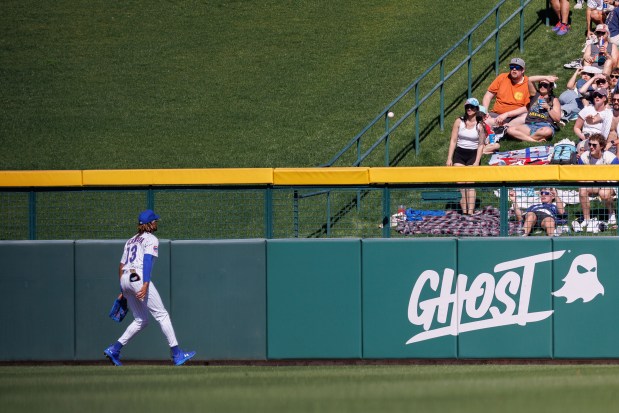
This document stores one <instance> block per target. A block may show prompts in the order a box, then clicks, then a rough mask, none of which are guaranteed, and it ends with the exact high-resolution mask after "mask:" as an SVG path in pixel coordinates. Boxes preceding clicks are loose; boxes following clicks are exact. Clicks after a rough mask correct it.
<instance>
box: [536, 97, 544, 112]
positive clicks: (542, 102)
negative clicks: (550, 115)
mask: <svg viewBox="0 0 619 413" xmlns="http://www.w3.org/2000/svg"><path fill="white" fill-rule="evenodd" d="M544 102H545V100H544V99H542V98H539V99H538V100H537V104H538V105H539V111H540V112H544V111H546V109H544V108H543V107H542V105H543V104H544Z"/></svg>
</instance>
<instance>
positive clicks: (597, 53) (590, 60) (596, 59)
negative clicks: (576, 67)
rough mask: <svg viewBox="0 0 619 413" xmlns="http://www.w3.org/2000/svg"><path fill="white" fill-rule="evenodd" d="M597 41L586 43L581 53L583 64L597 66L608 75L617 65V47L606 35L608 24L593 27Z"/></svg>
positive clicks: (618, 52) (618, 55) (618, 57)
mask: <svg viewBox="0 0 619 413" xmlns="http://www.w3.org/2000/svg"><path fill="white" fill-rule="evenodd" d="M595 36H596V37H597V39H598V40H597V42H592V43H589V44H587V46H586V47H585V51H584V54H583V64H585V65H589V66H593V67H598V68H600V69H602V72H603V73H604V74H607V75H609V74H610V72H611V71H612V70H613V68H614V67H616V66H617V60H618V59H619V49H617V46H616V45H615V44H613V43H611V42H610V40H609V37H608V26H607V25H605V24H598V25H597V27H596V29H595Z"/></svg>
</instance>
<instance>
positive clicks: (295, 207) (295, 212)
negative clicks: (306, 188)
mask: <svg viewBox="0 0 619 413" xmlns="http://www.w3.org/2000/svg"><path fill="white" fill-rule="evenodd" d="M292 227H293V232H294V237H295V238H299V191H297V190H296V189H295V190H294V191H293V195H292Z"/></svg>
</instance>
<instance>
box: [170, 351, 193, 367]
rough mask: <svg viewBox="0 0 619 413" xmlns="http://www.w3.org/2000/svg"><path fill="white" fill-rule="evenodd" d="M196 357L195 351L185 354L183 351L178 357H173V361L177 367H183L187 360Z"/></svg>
mask: <svg viewBox="0 0 619 413" xmlns="http://www.w3.org/2000/svg"><path fill="white" fill-rule="evenodd" d="M195 355H196V352H195V351H188V352H184V351H183V350H181V351H180V352H179V353H178V354H177V355H175V356H172V361H173V362H174V365H175V366H181V365H183V364H185V362H186V361H187V360H191V359H192V358H193V356H195Z"/></svg>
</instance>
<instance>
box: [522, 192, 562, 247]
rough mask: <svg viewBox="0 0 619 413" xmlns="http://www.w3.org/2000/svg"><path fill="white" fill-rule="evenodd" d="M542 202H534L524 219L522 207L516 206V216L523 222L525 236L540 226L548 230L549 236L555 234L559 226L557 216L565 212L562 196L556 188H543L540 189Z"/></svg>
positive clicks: (525, 213)
mask: <svg viewBox="0 0 619 413" xmlns="http://www.w3.org/2000/svg"><path fill="white" fill-rule="evenodd" d="M539 196H540V201H541V202H540V203H539V204H533V205H531V206H530V207H528V208H527V209H526V211H525V212H524V220H522V218H521V217H522V212H520V208H518V207H517V206H515V211H516V216H517V217H518V220H519V221H522V222H523V225H522V230H523V234H522V236H523V237H527V236H529V234H530V233H531V231H532V230H534V229H536V228H540V229H542V230H544V231H546V235H548V236H549V237H551V236H553V235H555V228H556V226H557V218H558V216H559V215H563V214H565V204H564V203H563V200H562V199H561V197H560V196H558V195H557V190H556V189H555V188H542V189H541V190H540V191H539Z"/></svg>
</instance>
